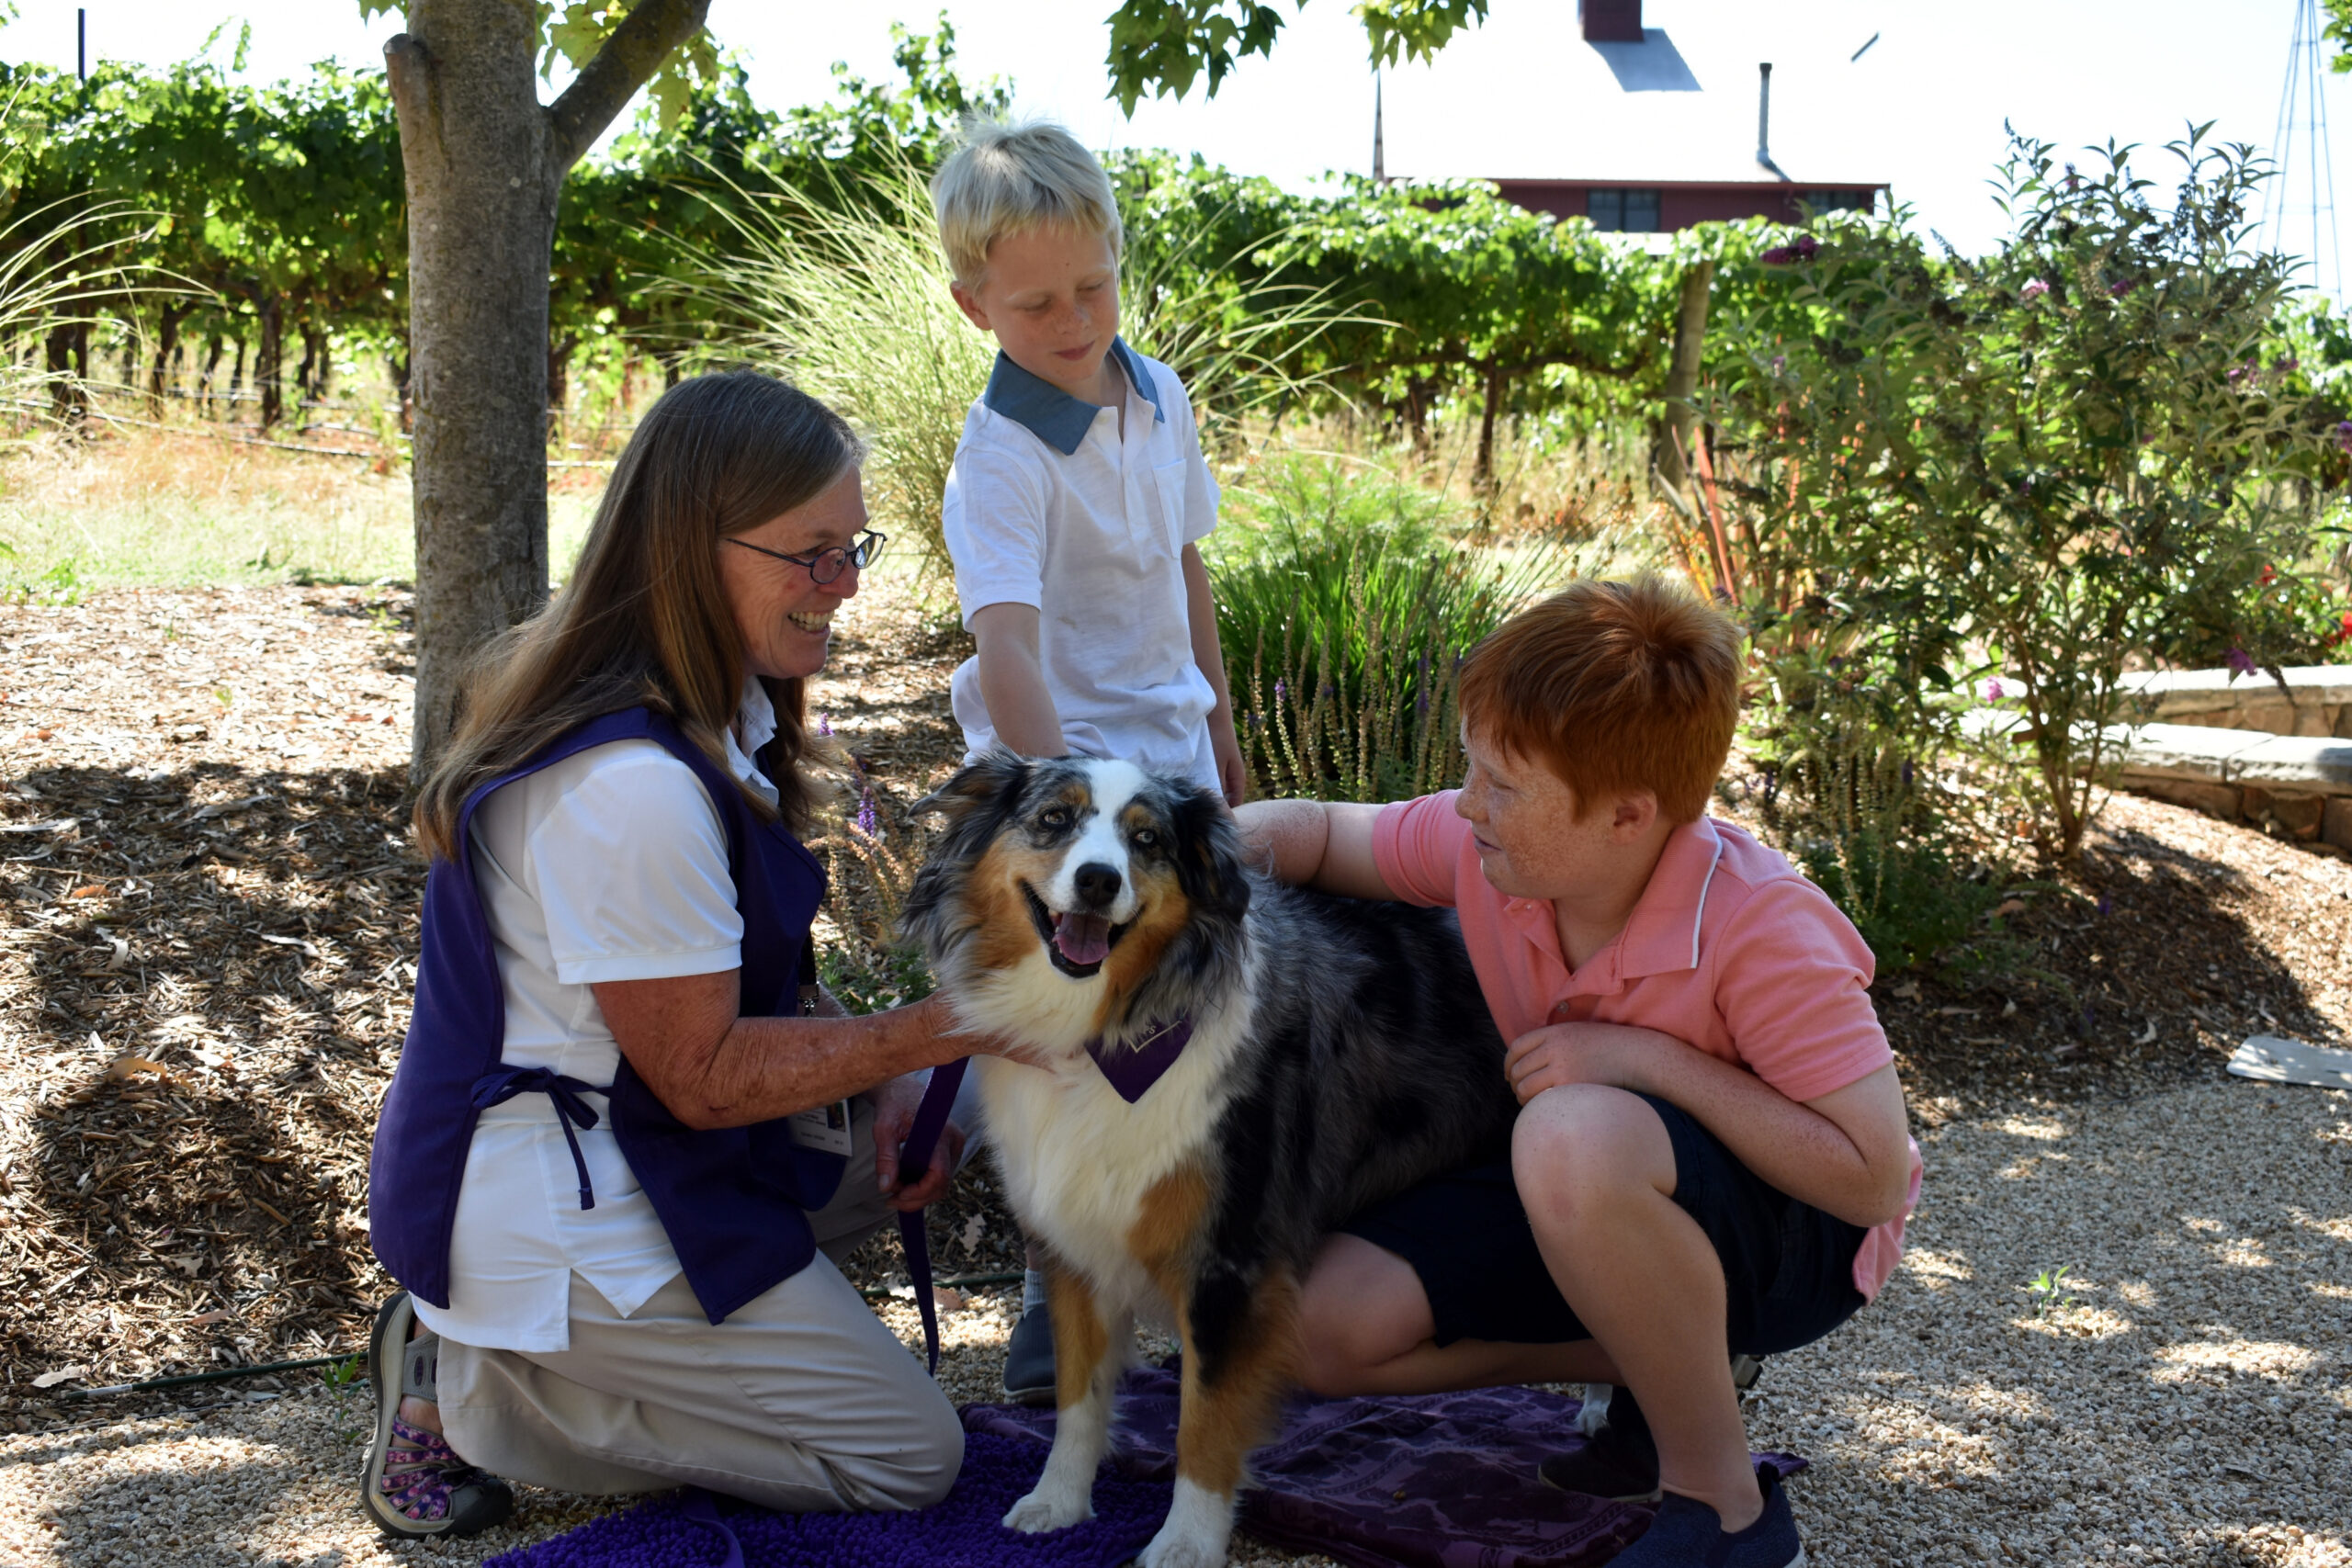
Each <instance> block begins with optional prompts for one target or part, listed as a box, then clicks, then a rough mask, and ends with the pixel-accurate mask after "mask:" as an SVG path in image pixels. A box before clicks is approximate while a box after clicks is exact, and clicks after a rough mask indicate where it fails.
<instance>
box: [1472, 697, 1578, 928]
mask: <svg viewBox="0 0 2352 1568" xmlns="http://www.w3.org/2000/svg"><path fill="white" fill-rule="evenodd" d="M1462 748H1463V751H1464V754H1465V755H1466V756H1467V758H1468V760H1469V769H1468V771H1467V772H1466V773H1464V775H1463V779H1462V793H1461V794H1460V795H1457V796H1456V797H1455V798H1454V802H1453V809H1454V811H1455V812H1456V813H1457V814H1459V815H1460V816H1461V818H1463V820H1464V821H1466V822H1468V823H1469V824H1470V831H1471V836H1472V837H1473V838H1475V839H1476V840H1477V845H1478V867H1479V869H1480V870H1481V871H1483V872H1485V873H1486V874H1487V881H1488V882H1490V883H1492V884H1493V885H1494V886H1495V890H1496V891H1497V892H1498V893H1501V894H1504V895H1505V896H1507V897H1513V898H1558V897H1566V896H1567V895H1570V894H1573V893H1575V892H1576V891H1577V890H1578V888H1579V886H1581V885H1582V884H1583V883H1584V882H1586V881H1587V880H1589V877H1590V874H1591V871H1592V868H1593V867H1595V866H1596V865H1597V864H1600V863H1601V862H1602V861H1603V859H1604V857H1605V853H1606V852H1607V850H1608V848H1609V846H1610V843H1611V837H1610V819H1609V813H1607V812H1606V811H1595V812H1593V813H1592V814H1591V815H1590V816H1589V817H1587V818H1585V819H1584V820H1583V821H1581V822H1579V821H1577V810H1576V807H1577V798H1576V793H1575V792H1574V791H1573V790H1571V789H1569V788H1568V786H1567V785H1566V784H1563V783H1561V782H1560V779H1559V776H1558V775H1557V774H1555V773H1553V772H1552V770H1551V769H1549V768H1547V767H1545V766H1544V764H1543V763H1542V762H1540V761H1536V760H1535V759H1533V758H1532V757H1522V756H1521V755H1520V754H1519V753H1518V752H1516V751H1512V750H1507V749H1505V748H1502V747H1499V746H1497V745H1496V744H1495V743H1494V742H1493V741H1492V739H1489V738H1488V737H1487V736H1485V735H1482V734H1480V733H1478V732H1476V731H1475V730H1471V729H1468V728H1464V732H1463V736H1462Z"/></svg>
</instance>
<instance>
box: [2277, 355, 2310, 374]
mask: <svg viewBox="0 0 2352 1568" xmlns="http://www.w3.org/2000/svg"><path fill="white" fill-rule="evenodd" d="M2302 363H2303V362H2302V361H2301V360H2300V359H2295V358H2291V357H2290V358H2287V359H2282V360H2280V361H2279V362H2278V364H2276V365H2274V366H2272V367H2270V368H2272V369H2273V370H2276V371H2278V372H2279V373H2280V374H2282V375H2283V374H2285V373H2286V372H2288V371H2290V370H2296V369H2300V368H2301V367H2302Z"/></svg>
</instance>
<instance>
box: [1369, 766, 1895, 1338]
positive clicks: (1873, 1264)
mask: <svg viewBox="0 0 2352 1568" xmlns="http://www.w3.org/2000/svg"><path fill="white" fill-rule="evenodd" d="M1456 793H1458V792H1456V791H1453V790H1447V791H1445V792H1444V793H1443V794H1440V795H1423V796H1422V797H1421V798H1420V799H1419V800H1406V801H1398V802H1397V803H1396V804H1395V805H1393V806H1390V807H1386V808H1385V809H1384V810H1383V811H1382V812H1381V814H1380V817H1379V819H1378V821H1377V823H1376V825H1375V826H1374V830H1373V839H1372V849H1373V863H1374V866H1375V867H1376V868H1377V869H1378V871H1379V873H1380V876H1381V880H1383V881H1384V882H1385V883H1387V884H1388V886H1390V887H1391V888H1392V889H1394V890H1395V892H1396V894H1397V897H1399V898H1401V899H1403V900H1405V901H1406V902H1407V903H1411V904H1425V905H1427V904H1437V905H1450V906H1452V907H1453V908H1454V909H1455V910H1456V911H1457V912H1458V913H1459V915H1460V918H1461V920H1462V940H1463V942H1464V944H1465V945H1466V946H1467V947H1468V948H1469V950H1470V963H1471V965H1472V967H1473V968H1475V969H1476V971H1477V974H1478V985H1479V988H1480V989H1481V990H1483V991H1484V992H1485V993H1486V998H1487V1008H1488V1009H1489V1010H1492V1011H1493V1013H1494V1015H1495V1027H1496V1028H1497V1029H1498V1030H1499V1031H1501V1032H1502V1037H1503V1039H1504V1040H1506V1041H1511V1040H1516V1039H1518V1038H1519V1037H1520V1036H1521V1035H1522V1034H1525V1033H1527V1032H1530V1031H1532V1030H1535V1029H1539V1028H1541V1027H1543V1026H1544V1024H1547V1023H1566V1022H1585V1021H1591V1022H1598V1023H1625V1024H1633V1025H1635V1026H1638V1027H1640V1028H1643V1029H1655V1030H1657V1031H1658V1032H1660V1033H1663V1034H1671V1035H1673V1036H1674V1037H1675V1038H1676V1039H1678V1040H1683V1041H1687V1042H1689V1043H1691V1044H1692V1045H1695V1046H1697V1047H1698V1048H1699V1049H1700V1050H1702V1051H1704V1052H1706V1053H1707V1054H1708V1055H1711V1056H1720V1057H1721V1058H1723V1059H1724V1061H1726V1062H1730V1063H1733V1064H1735V1065H1736V1066H1743V1067H1746V1068H1747V1070H1748V1071H1750V1072H1752V1073H1754V1074H1755V1075H1756V1076H1757V1077H1759V1078H1762V1079H1763V1080H1764V1081H1765V1082H1766V1083H1768V1084H1770V1085H1771V1086H1772V1087H1773V1088H1774V1089H1778V1090H1779V1091H1780V1092H1781V1093H1782V1094H1784V1095H1786V1096H1788V1098H1790V1099H1791V1100H1799V1101H1804V1100H1817V1099H1819V1098H1820V1097H1821V1096H1823V1095H1825V1094H1828V1093H1830V1092H1832V1091H1834V1090H1837V1089H1843V1088H1845V1087H1846V1086H1847V1085H1848V1084H1850V1083H1853V1082H1854V1081H1856V1080H1857V1079H1859V1078H1862V1077H1868V1076H1869V1075H1870V1074H1871V1073H1874V1072H1876V1071H1877V1070H1878V1069H1879V1068H1881V1067H1883V1066H1886V1065H1887V1064H1888V1063H1889V1062H1891V1061H1893V1060H1894V1053H1893V1052H1892V1051H1890V1050H1889V1049H1888V1048H1887V1043H1886V1034H1885V1032H1883V1030H1881V1029H1880V1028H1879V1023H1878V1014H1877V1013H1876V1012H1875V1011H1874V1010H1872V1009H1871V998H1870V990H1869V987H1870V983H1871V973H1872V969H1873V964H1872V961H1871V950H1870V948H1869V947H1868V946H1867V945H1865V944H1864V943H1863V942H1862V939H1861V936H1860V933H1858V932H1857V931H1855V930H1854V927H1853V924H1852V922H1850V921H1849V920H1848V919H1846V917H1845V916H1844V915H1842V914H1840V913H1838V907H1837V906H1836V905H1835V904H1832V903H1831V902H1830V901H1829V897H1828V896H1827V895H1826V894H1825V893H1823V892H1822V891H1821V889H1820V888H1818V887H1815V886H1814V885H1813V884H1812V883H1810V882H1808V881H1806V880H1805V879H1804V876H1802V875H1801V874H1798V872H1797V870H1796V868H1795V867H1794V866H1792V865H1791V864H1790V863H1788V862H1787V861H1786V860H1784V859H1782V858H1781V856H1780V855H1779V854H1777V853H1776V852H1773V851H1771V850H1769V849H1766V848H1765V847H1764V846H1763V845H1761V844H1759V843H1758V842H1757V841H1756V840H1754V839H1752V838H1750V837H1748V835H1747V834H1746V833H1744V832H1742V831H1741V830H1740V829H1737V828H1735V827H1733V826H1732V825H1731V824H1729V823H1727V822H1718V821H1716V820H1715V819H1714V818H1709V817H1702V818H1699V819H1698V820H1697V821H1695V822H1688V823H1685V824H1683V825H1682V826H1681V827H1679V828H1677V829H1675V830H1674V832H1673V834H1672V836H1671V837H1669V838H1668V840H1667V841H1666V851H1665V852H1664V853H1663V854H1661V855H1660V856H1659V857H1658V863H1657V870H1656V871H1654V872H1652V873H1651V874H1650V881H1649V886H1647V887H1645V888H1644V889H1643V890H1642V897H1641V899H1640V901H1639V902H1637V903H1636V904H1635V905H1634V913H1633V915H1632V917H1631V918H1630V919H1627V920H1626V922H1625V929H1624V930H1623V931H1620V932H1618V933H1617V935H1616V936H1615V937H1614V938H1612V939H1611V941H1610V942H1609V945H1607V946H1606V947H1604V948H1602V949H1601V950H1600V952H1599V953H1594V954H1593V955H1592V957H1591V958H1590V959H1589V961H1588V962H1587V963H1586V964H1585V965H1584V967H1583V968H1581V969H1578V970H1576V971H1574V972H1573V973H1571V972H1570V970H1569V968H1568V965H1567V961H1566V958H1565V957H1564V956H1563V955H1562V954H1561V952H1560V933H1559V928H1558V926H1557V925H1556V924H1555V920H1554V916H1553V909H1552V905H1551V902H1550V900H1548V899H1543V898H1510V897H1504V896H1503V895H1502V894H1501V893H1499V892H1498V891H1496V889H1495V886H1494V884H1492V883H1490V882H1488V881H1487V876H1486V873H1485V871H1484V870H1482V869H1481V868H1480V866H1479V864H1478V846H1477V843H1476V840H1474V839H1473V838H1472V836H1471V832H1470V824H1469V823H1467V822H1465V821H1464V820H1463V819H1462V818H1460V817H1459V816H1457V815H1455V813H1454V809H1453V797H1454V795H1455V794H1456ZM1919 1174H1920V1160H1919V1145H1918V1143H1917V1140H1916V1139H1915V1140H1914V1141H1913V1142H1912V1145H1911V1191H1910V1196H1909V1197H1908V1198H1907V1199H1906V1200H1905V1203H1904V1205H1903V1209H1904V1214H1905V1217H1907V1216H1908V1215H1909V1213H1910V1212H1911V1210H1912V1209H1913V1207H1915V1206H1916V1205H1917V1202H1918V1201H1919ZM1902 1253H1903V1220H1902V1219H1894V1220H1889V1221H1888V1222H1887V1223H1886V1224H1883V1225H1880V1226H1879V1227H1877V1228H1876V1229H1875V1230H1872V1231H1871V1233H1870V1234H1869V1235H1866V1236H1864V1237H1863V1238H1862V1245H1861V1249H1860V1251H1859V1252H1857V1253H1856V1254H1855V1255H1854V1287H1855V1289H1857V1290H1859V1291H1860V1292H1861V1293H1862V1295H1863V1298H1864V1299H1865V1300H1868V1299H1871V1298H1874V1297H1876V1296H1877V1294H1878V1292H1879V1290H1880V1288H1881V1287H1882V1286H1883V1285H1884V1284H1885V1283H1886V1280H1887V1277H1888V1276H1889V1275H1890V1274H1892V1273H1894V1263H1895V1259H1896V1258H1900V1257H1901V1256H1902Z"/></svg>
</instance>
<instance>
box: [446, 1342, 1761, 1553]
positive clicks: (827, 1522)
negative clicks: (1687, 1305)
mask: <svg viewBox="0 0 2352 1568" xmlns="http://www.w3.org/2000/svg"><path fill="white" fill-rule="evenodd" d="M1176 1404H1177V1378H1176V1374H1175V1372H1174V1371H1172V1370H1169V1369H1163V1368H1158V1367H1147V1368H1141V1369H1138V1370H1136V1371H1131V1372H1129V1373H1128V1374H1127V1376H1126V1379H1125V1382H1122V1383H1121V1384H1120V1387H1119V1427H1118V1432H1119V1447H1118V1451H1117V1452H1116V1453H1115V1454H1114V1456H1113V1457H1112V1458H1111V1459H1110V1460H1109V1461H1106V1462H1105V1463H1104V1465H1103V1472H1102V1474H1101V1475H1100V1476H1099V1477H1098V1478H1097V1479H1096V1481H1095V1484H1094V1506H1095V1509H1096V1517H1094V1518H1093V1519H1091V1520H1089V1521H1087V1522H1086V1523H1084V1524H1081V1525H1078V1526H1075V1527H1073V1528H1072V1529H1067V1530H1057V1531H1056V1532H1054V1533H1053V1534H1050V1535H1032V1536H1023V1535H1015V1534H1013V1533H1012V1531H1010V1530H1007V1529H1004V1528H1003V1526H1001V1525H1000V1524H999V1523H998V1522H997V1521H998V1520H999V1519H1001V1518H1002V1517H1004V1513H1005V1510H1006V1509H1008V1508H1010V1507H1012V1505H1013V1503H1014V1501H1015V1500H1017V1499H1018V1498H1020V1497H1021V1496H1023V1495H1024V1494H1026V1493H1027V1492H1028V1490H1029V1488H1030V1487H1031V1486H1033V1485H1034V1484H1035V1483H1036V1479H1037V1474H1038V1472H1040V1471H1041V1470H1043V1469H1044V1468H1045V1462H1046V1447H1047V1445H1048V1444H1049V1443H1050V1442H1051V1441H1052V1440H1053V1430H1054V1416H1053V1413H1052V1412H1051V1411H1044V1410H1025V1409H1023V1408H1021V1407H1019V1406H1017V1405H1004V1404H972V1405H967V1406H966V1407H965V1409H964V1427H965V1432H966V1442H965V1450H964V1469H963V1472H962V1473H961V1474H959V1475H958V1476H957V1477H956V1485H955V1487H954V1489H953V1490H952V1491H950V1492H949V1493H948V1495H947V1498H946V1500H945V1501H944V1502H942V1503H940V1504H939V1505H938V1506H934V1507H931V1508H926V1509H923V1510H922V1511H920V1512H917V1513H903V1514H775V1513H770V1512H768V1511H767V1510H766V1509H763V1508H754V1507H751V1506H746V1505H743V1504H739V1503H733V1502H723V1503H721V1504H719V1505H718V1516H719V1517H723V1518H724V1521H725V1523H726V1525H727V1527H728V1528H729V1529H731V1530H732V1532H733V1534H734V1536H735V1538H736V1540H740V1542H741V1557H740V1558H738V1557H731V1556H730V1555H729V1542H728V1541H727V1540H726V1539H725V1537H724V1535H723V1534H722V1533H721V1531H720V1530H719V1529H716V1528H714V1527H713V1525H712V1524H710V1523H708V1522H705V1521H707V1520H708V1519H709V1518H710V1517H712V1515H711V1512H710V1506H709V1503H708V1500H707V1499H704V1498H698V1497H696V1496H695V1495H693V1494H686V1495H684V1496H681V1495H665V1496H662V1497H660V1498H657V1499H655V1500H653V1501H651V1502H648V1503H645V1504H641V1505H639V1506H637V1507H635V1508H632V1509H630V1510H628V1512H626V1513H621V1514H615V1515H612V1516H609V1517H605V1518H602V1519H598V1520H595V1521H594V1523H591V1524H587V1525H583V1526H582V1527H581V1528H580V1529H576V1530H573V1531H571V1533H569V1534H567V1535H561V1536H558V1537H556V1538H555V1539H554V1540H545V1541H540V1542H538V1543H537V1545H534V1546H526V1547H524V1548H521V1549H520V1550H518V1551H510V1552H508V1553H506V1554H505V1555H503V1556H502V1557H497V1558H493V1559H492V1561H491V1562H489V1563H487V1564H485V1568H734V1565H737V1564H740V1565H741V1568H804V1565H805V1568H818V1565H820V1564H822V1565H824V1568H1114V1565H1115V1564H1117V1563H1121V1562H1125V1561H1127V1560H1128V1559H1129V1558H1130V1557H1132V1556H1133V1555H1134V1554H1135V1552H1136V1551H1137V1550H1138V1549H1140V1548H1141V1547H1142V1546H1143V1544H1144V1543H1145V1542H1146V1541H1148V1540H1150V1539H1151V1536H1152V1534H1153V1532H1154V1531H1156V1530H1157V1529H1159V1523H1160V1520H1161V1519H1163V1518H1164V1517H1167V1513H1168V1501H1169V1495H1170V1487H1171V1485H1172V1484H1173V1483H1174V1480H1175V1474H1176V1459H1175V1447H1176ZM1576 1417H1577V1402H1576V1401H1575V1400H1573V1399H1566V1398H1563V1397H1562V1396H1560V1395H1558V1394H1553V1393H1540V1392H1538V1391H1536V1390H1533V1389H1525V1388H1499V1389H1482V1390H1479V1391H1477V1392H1476V1393H1449V1394H1431V1395H1427V1396H1424V1397H1420V1398H1414V1399H1330V1400H1311V1399H1307V1398H1305V1397H1304V1396H1302V1397H1299V1398H1296V1399H1294V1400H1293V1401H1291V1403H1290V1404H1288V1405H1287V1406H1286V1407H1285V1409H1284V1410H1283V1429H1282V1433H1281V1435H1280V1436H1279V1437H1278V1438H1276V1439H1275V1440H1274V1441H1273V1442H1272V1443H1271V1444H1269V1445H1268V1446H1267V1447H1265V1448H1263V1449H1261V1450H1258V1453H1257V1455H1256V1456H1255V1458H1254V1459H1253V1460H1252V1461H1251V1469H1252V1472H1253V1473H1254V1475H1255V1477H1256V1487H1255V1489H1254V1490H1251V1491H1250V1492H1246V1493H1244V1494H1243V1495H1242V1504H1241V1525H1242V1528H1243V1529H1247V1530H1249V1531H1250V1534H1252V1535H1254V1536H1256V1537H1258V1538H1259V1539H1260V1540H1267V1541H1272V1542H1274V1543H1276V1544H1279V1545H1283V1546H1287V1547H1292V1548H1295V1549H1297V1550H1299V1551H1319V1552H1322V1553H1324V1554H1325V1555H1327V1556H1329V1557H1333V1558H1337V1559H1338V1560H1339V1561H1340V1562H1348V1563H1353V1564H1357V1565H1358V1568H1598V1565H1599V1564H1600V1563H1603V1562H1608V1561H1609V1560H1610V1559H1611V1557H1614V1556H1615V1555H1616V1554H1617V1553H1618V1551H1621V1550H1622V1549H1623V1547H1624V1546H1625V1545H1626V1544H1627V1543H1628V1542H1629V1541H1631V1540H1634V1538H1635V1537H1637V1536H1639V1535H1640V1534H1641V1532H1642V1530H1643V1529H1645V1528H1646V1527H1647V1525H1648V1522H1649V1516H1650V1510H1649V1509H1648V1507H1646V1506H1642V1505H1639V1504H1630V1503H1608V1502H1603V1501H1601V1500H1600V1498H1597V1497H1586V1496H1582V1495H1577V1494H1575V1493H1569V1492H1555V1491H1554V1490H1553V1489H1552V1488H1550V1487H1548V1486H1545V1485H1544V1484H1543V1483H1541V1482H1539V1481H1538V1480H1536V1478H1535V1467H1536V1465H1537V1464H1538V1463H1539V1462H1540V1461H1542V1460H1543V1459H1544V1456H1545V1455H1547V1454H1552V1453H1556V1452H1559V1451H1561V1450H1565V1449H1570V1448H1574V1447H1576V1446H1577V1445H1578V1444H1580V1443H1582V1442H1583V1441H1584V1439H1583V1438H1581V1437H1579V1436H1578V1435H1577V1430H1576ZM1757 1457H1758V1460H1759V1461H1761V1462H1764V1463H1769V1464H1770V1465H1772V1466H1773V1467H1774V1468H1775V1469H1777V1470H1778V1471H1779V1472H1781V1474H1783V1475H1792V1474H1794V1473H1795V1472H1798V1471H1800V1470H1802V1469H1804V1463H1805V1461H1804V1460H1802V1459H1798V1458H1795V1457H1793V1456H1792V1455H1788V1454H1759V1455H1758V1456H1757Z"/></svg>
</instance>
